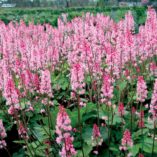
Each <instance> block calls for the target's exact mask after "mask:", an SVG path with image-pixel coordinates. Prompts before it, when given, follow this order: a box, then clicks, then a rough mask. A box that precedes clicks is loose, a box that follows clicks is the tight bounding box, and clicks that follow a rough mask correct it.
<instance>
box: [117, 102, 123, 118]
mask: <svg viewBox="0 0 157 157" xmlns="http://www.w3.org/2000/svg"><path fill="white" fill-rule="evenodd" d="M118 113H119V115H120V116H121V117H122V116H123V115H124V104H123V103H119V106H118Z"/></svg>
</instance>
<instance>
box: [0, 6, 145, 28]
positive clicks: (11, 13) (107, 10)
mask: <svg viewBox="0 0 157 157" xmlns="http://www.w3.org/2000/svg"><path fill="white" fill-rule="evenodd" d="M128 10H131V11H132V13H133V16H134V18H135V20H136V23H137V24H138V25H140V24H144V22H145V18H146V8H145V7H131V8H129V7H124V8H119V7H104V8H99V7H98V8H92V7H87V8H69V9H60V10H56V9H51V8H35V9H29V8H28V9H23V8H22V9H18V8H16V9H2V10H1V11H0V19H1V20H2V21H4V22H5V23H6V24H8V23H9V22H10V21H20V19H23V20H24V21H25V22H26V23H27V24H28V23H29V22H30V21H34V23H35V24H37V23H41V24H44V23H50V24H51V25H53V26H57V19H58V17H59V16H60V15H61V14H63V13H67V14H68V15H69V16H68V19H69V20H71V19H73V18H74V17H76V16H82V15H83V13H87V12H91V13H94V14H97V13H104V14H105V15H109V16H111V17H112V18H113V19H114V20H116V21H119V20H120V19H121V18H124V15H125V13H126V12H127V11H128Z"/></svg>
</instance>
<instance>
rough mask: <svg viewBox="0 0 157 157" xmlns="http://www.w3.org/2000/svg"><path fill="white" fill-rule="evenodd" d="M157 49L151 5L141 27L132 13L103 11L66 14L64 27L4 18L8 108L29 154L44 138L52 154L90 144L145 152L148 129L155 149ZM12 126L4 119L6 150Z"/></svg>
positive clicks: (3, 86)
mask: <svg viewBox="0 0 157 157" xmlns="http://www.w3.org/2000/svg"><path fill="white" fill-rule="evenodd" d="M143 3H145V1H143ZM156 56H157V15H156V11H155V10H154V9H153V8H151V7H149V8H148V11H147V18H146V22H145V24H144V25H141V26H139V28H138V30H135V21H134V18H133V15H132V13H131V12H128V13H127V14H126V15H125V18H124V19H121V20H120V21H119V22H117V23H116V22H115V21H114V20H113V19H111V18H110V17H109V16H104V15H103V14H101V13H97V14H96V15H93V14H91V13H86V14H84V15H82V17H75V18H74V19H72V20H71V21H68V20H67V15H63V16H62V18H59V19H58V27H52V26H51V25H49V24H44V25H40V24H38V25H34V24H33V23H29V25H26V24H25V23H24V22H23V21H20V22H19V23H16V22H10V23H9V24H8V25H5V24H4V23H3V22H2V21H1V22H0V94H1V99H2V103H3V105H2V109H0V111H4V113H3V114H4V115H7V116H9V118H10V121H9V123H11V124H12V125H15V126H16V129H17V133H18V135H19V140H22V142H21V143H22V144H23V146H24V147H25V148H26V149H25V150H26V152H27V153H26V154H27V155H29V156H34V152H35V151H34V152H33V151H32V148H34V150H35V149H38V147H37V146H38V144H41V143H43V144H45V147H42V148H41V151H43V152H44V153H45V152H46V153H45V154H46V155H47V156H50V154H51V152H53V151H54V152H55V153H56V152H57V153H56V154H58V155H59V156H61V157H73V156H78V157H87V156H88V155H87V151H89V152H88V154H92V153H94V154H95V155H98V154H101V153H102V152H103V149H106V150H108V151H109V154H110V153H111V154H112V153H113V152H114V151H115V152H120V153H119V154H121V155H120V156H117V157H126V156H134V157H136V156H139V157H143V156H144V155H145V153H146V154H147V153H148V149H146V147H147V146H146V144H147V143H146V144H144V143H145V139H144V136H145V137H147V139H146V142H148V143H149V142H150V141H151V142H150V143H149V145H151V146H152V147H151V153H152V154H154V152H155V151H156V149H155V147H156V146H157V142H156V132H155V130H156V121H157V78H156V77H157V59H156ZM65 80H66V81H67V82H66V83H65ZM63 91H64V94H63ZM93 104H94V105H93ZM92 105H93V106H92ZM74 113H75V114H74ZM36 116H38V117H37V118H36ZM0 117H1V116H0ZM104 117H105V118H104ZM33 120H34V121H35V123H34V121H33ZM32 121H33V122H32ZM101 124H102V125H101ZM7 126H8V123H7V120H5V118H4V122H3V120H0V149H6V150H7V143H6V141H5V140H6V138H7V133H6V132H7V131H8V129H9V127H7ZM39 126H40V127H39ZM5 127H6V130H7V131H6V130H5ZM88 127H90V129H88ZM37 128H38V129H37ZM40 129H43V130H40ZM114 129H115V130H116V131H115V130H114ZM36 130H37V131H36ZM136 134H137V135H136ZM41 136H44V138H41ZM86 138H87V140H86ZM138 138H139V139H138ZM148 139H149V140H148ZM34 140H37V141H36V142H34V143H33V142H32V141H34ZM23 141H24V142H23ZM113 141H114V143H113ZM138 144H139V145H138ZM36 145H37V146H36ZM53 146H54V150H53ZM114 146H115V148H113V147H114ZM135 147H136V148H137V149H136V154H135V152H133V151H134V150H135ZM86 149H87V150H86ZM56 150H57V151H56ZM106 150H105V151H104V152H106ZM39 152H40V151H39ZM55 153H52V154H55ZM80 154H81V155H80ZM113 156H114V155H113ZM104 157H105V156H104ZM111 157H112V155H111ZM152 157H153V156H152ZM154 157H155V156H154Z"/></svg>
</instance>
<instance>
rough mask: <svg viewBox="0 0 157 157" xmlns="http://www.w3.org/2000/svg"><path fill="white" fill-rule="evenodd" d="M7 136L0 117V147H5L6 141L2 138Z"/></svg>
mask: <svg viewBox="0 0 157 157" xmlns="http://www.w3.org/2000/svg"><path fill="white" fill-rule="evenodd" d="M6 136H7V134H6V131H5V128H4V126H3V122H2V120H1V119H0V149H2V148H4V147H6V145H7V144H6V142H5V140H4V138H5V137H6Z"/></svg>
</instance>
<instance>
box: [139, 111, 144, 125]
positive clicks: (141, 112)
mask: <svg viewBox="0 0 157 157" xmlns="http://www.w3.org/2000/svg"><path fill="white" fill-rule="evenodd" d="M138 127H139V128H144V111H140V119H139V121H138Z"/></svg>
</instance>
